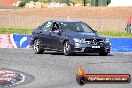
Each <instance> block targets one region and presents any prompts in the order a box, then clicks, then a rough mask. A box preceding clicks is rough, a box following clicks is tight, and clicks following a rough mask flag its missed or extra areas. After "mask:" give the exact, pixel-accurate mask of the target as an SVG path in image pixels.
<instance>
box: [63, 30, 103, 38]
mask: <svg viewBox="0 0 132 88" xmlns="http://www.w3.org/2000/svg"><path fill="white" fill-rule="evenodd" d="M65 34H66V35H67V36H69V37H72V38H80V39H102V38H105V37H104V36H101V35H98V34H97V33H85V32H72V31H65Z"/></svg>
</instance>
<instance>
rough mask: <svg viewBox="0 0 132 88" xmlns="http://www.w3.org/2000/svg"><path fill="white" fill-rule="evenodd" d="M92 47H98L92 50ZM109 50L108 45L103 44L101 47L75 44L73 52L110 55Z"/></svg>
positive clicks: (109, 46) (109, 45)
mask: <svg viewBox="0 0 132 88" xmlns="http://www.w3.org/2000/svg"><path fill="white" fill-rule="evenodd" d="M92 46H99V47H97V48H92ZM110 50H111V44H110V43H104V44H101V45H92V44H91V45H90V44H85V43H83V44H80V43H75V47H74V52H84V53H100V52H107V53H110Z"/></svg>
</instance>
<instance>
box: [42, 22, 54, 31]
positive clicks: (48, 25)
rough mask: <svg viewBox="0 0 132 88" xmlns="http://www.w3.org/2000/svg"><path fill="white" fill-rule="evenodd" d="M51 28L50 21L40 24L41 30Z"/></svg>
mask: <svg viewBox="0 0 132 88" xmlns="http://www.w3.org/2000/svg"><path fill="white" fill-rule="evenodd" d="M51 28H52V22H46V23H45V24H44V25H42V28H41V30H43V31H48V30H51Z"/></svg>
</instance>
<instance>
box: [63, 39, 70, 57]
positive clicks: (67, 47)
mask: <svg viewBox="0 0 132 88" xmlns="http://www.w3.org/2000/svg"><path fill="white" fill-rule="evenodd" d="M63 48H64V55H65V56H69V55H72V52H71V48H72V46H71V44H70V42H69V41H65V43H64V45H63Z"/></svg>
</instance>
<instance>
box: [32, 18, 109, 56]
mask: <svg viewBox="0 0 132 88" xmlns="http://www.w3.org/2000/svg"><path fill="white" fill-rule="evenodd" d="M30 44H31V45H32V46H33V49H34V51H35V53H36V54H40V53H43V52H44V51H45V50H47V51H58V52H63V53H64V55H66V56H68V55H72V54H74V53H99V55H104V56H105V55H107V54H108V53H110V48H111V44H110V42H109V39H108V38H106V37H104V36H101V35H99V34H97V32H96V31H95V30H93V29H92V28H91V27H90V26H88V25H87V24H86V23H84V22H81V21H69V20H68V21H67V20H63V21H55V20H51V21H48V22H45V23H44V24H42V25H41V26H39V27H38V28H36V29H34V30H33V32H32V39H31V42H30Z"/></svg>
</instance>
